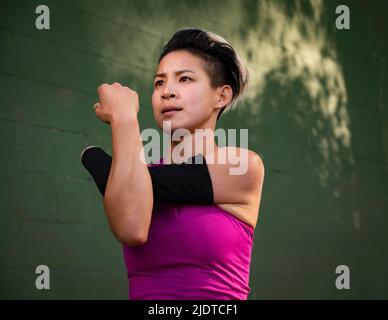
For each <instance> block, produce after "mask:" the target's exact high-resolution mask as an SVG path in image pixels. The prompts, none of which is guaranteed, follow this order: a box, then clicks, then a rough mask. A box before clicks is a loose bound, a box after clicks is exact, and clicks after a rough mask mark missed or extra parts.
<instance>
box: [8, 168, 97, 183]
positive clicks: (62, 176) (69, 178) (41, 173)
mask: <svg viewBox="0 0 388 320" xmlns="http://www.w3.org/2000/svg"><path fill="white" fill-rule="evenodd" d="M1 169H5V170H10V171H16V172H23V173H28V174H34V175H44V176H48V177H50V178H62V179H66V180H72V179H74V180H82V181H92V178H90V177H80V176H64V175H57V174H51V173H48V172H45V171H34V170H29V169H25V168H11V167H2V168H1Z"/></svg>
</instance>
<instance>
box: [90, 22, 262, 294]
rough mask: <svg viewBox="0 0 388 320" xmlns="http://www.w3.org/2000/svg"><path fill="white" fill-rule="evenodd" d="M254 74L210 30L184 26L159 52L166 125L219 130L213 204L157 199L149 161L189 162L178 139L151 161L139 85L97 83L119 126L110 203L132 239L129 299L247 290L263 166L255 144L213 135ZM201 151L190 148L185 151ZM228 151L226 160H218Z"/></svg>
mask: <svg viewBox="0 0 388 320" xmlns="http://www.w3.org/2000/svg"><path fill="white" fill-rule="evenodd" d="M247 80H248V73H247V71H246V69H245V67H244V65H243V63H242V62H241V60H240V59H239V58H238V56H237V55H236V53H235V52H234V50H233V48H232V47H231V46H230V45H229V44H228V43H227V42H226V40H225V39H223V38H221V37H220V36H217V35H215V34H214V33H211V32H208V31H205V30H200V29H194V28H187V29H182V30H179V31H177V32H176V33H175V34H174V35H173V37H172V38H171V39H170V40H169V42H168V43H167V44H166V45H165V47H164V48H163V51H162V53H161V54H160V57H159V60H158V66H157V70H156V76H155V79H154V91H153V95H152V107H153V113H154V117H155V120H156V122H157V124H158V126H159V127H160V128H161V129H162V128H163V124H164V122H166V121H171V122H170V124H171V132H175V131H176V130H178V129H187V130H188V131H189V132H190V133H192V134H191V135H189V140H187V137H185V141H186V142H185V143H186V144H187V141H189V142H188V143H189V144H192V145H193V146H194V145H196V146H197V145H198V143H199V141H198V140H199V139H200V140H202V139H203V137H201V136H197V135H194V131H195V130H196V129H211V132H212V133H213V135H212V136H211V137H210V140H207V141H206V142H207V143H210V148H203V149H202V150H201V151H202V152H201V154H202V155H203V158H204V160H205V164H204V167H203V168H206V170H207V171H206V172H208V173H209V177H210V179H209V183H210V188H209V189H208V190H209V194H211V199H212V202H213V203H207V204H203V203H192V204H180V203H156V202H154V197H153V194H155V184H154V189H153V182H155V181H154V178H152V177H151V175H150V169H151V168H150V167H154V166H157V167H160V166H162V167H163V166H166V167H167V165H171V163H172V164H175V165H177V167H179V164H181V165H182V162H181V161H180V160H178V161H176V159H177V157H174V156H173V155H174V150H175V148H177V146H178V144H179V141H173V140H171V141H170V146H169V149H168V151H167V156H166V159H160V162H159V163H157V164H155V165H152V166H150V167H147V165H146V164H145V163H144V162H143V161H142V160H141V159H140V157H139V155H140V154H141V153H142V152H143V151H142V147H143V146H142V143H141V138H140V130H139V123H138V120H137V114H138V112H139V102H138V95H137V93H136V92H135V91H133V90H131V89H129V88H127V87H124V86H121V85H120V84H119V83H114V84H112V85H108V84H103V85H101V86H100V87H99V88H98V94H99V99H100V102H99V103H96V104H95V106H94V108H95V113H96V116H97V117H98V118H99V119H101V120H102V121H104V122H106V123H109V124H110V126H111V131H112V153H113V154H112V161H111V167H110V173H109V178H108V179H107V183H106V189H105V194H104V201H103V203H104V209H105V213H106V215H107V218H108V221H109V225H110V227H111V230H112V232H113V233H114V235H115V236H116V238H117V239H118V240H119V241H120V242H121V243H122V244H123V250H124V257H125V263H126V267H127V271H128V279H129V298H130V299H216V300H224V299H243V300H245V299H247V296H248V294H249V291H250V288H249V274H250V263H251V251H252V245H253V239H254V228H255V227H256V224H257V220H258V212H259V206H260V199H261V192H262V185H263V181H264V165H263V162H262V160H261V158H260V156H259V155H257V154H256V153H255V152H253V151H250V150H242V149H240V148H236V147H225V148H219V147H218V146H217V145H216V143H215V141H214V129H215V126H216V121H217V119H219V117H220V115H221V113H222V112H224V110H225V111H228V110H230V109H231V108H233V107H234V106H235V105H236V102H237V100H238V98H239V97H240V96H241V94H242V93H243V91H244V90H245V88H246V85H247ZM171 110H172V111H171ZM202 142H203V141H202ZM203 145H204V146H206V144H205V143H204V144H203ZM191 149H192V150H197V149H195V148H194V147H193V148H191ZM185 150H188V149H185ZM231 150H232V151H233V152H236V153H237V156H239V155H241V154H246V157H247V170H246V172H244V174H240V175H231V174H230V168H231V166H232V164H231V162H230V161H229V159H228V157H227V155H228V152H229V151H231ZM245 151H246V152H245ZM244 152H245V153H244ZM143 155H144V154H143ZM193 156H195V153H194V152H192V153H190V154H188V153H187V152H186V154H184V156H183V159H190V158H192V157H193ZM224 156H225V157H226V159H227V161H226V163H222V162H221V161H219V160H220V159H221V158H222V157H224ZM206 159H213V160H214V161H206ZM128 164H130V165H128ZM109 165H110V164H109ZM187 181H188V180H187ZM204 181H205V180H202V182H203V183H204V186H205V188H206V184H205V183H206V182H204ZM188 183H189V182H188ZM171 184H174V182H171ZM173 187H174V186H172V188H173ZM180 187H183V186H182V185H181V186H180ZM181 189H182V192H190V190H188V191H187V190H186V191H184V189H185V188H181ZM198 202H199V201H198Z"/></svg>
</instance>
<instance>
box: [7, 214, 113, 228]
mask: <svg viewBox="0 0 388 320" xmlns="http://www.w3.org/2000/svg"><path fill="white" fill-rule="evenodd" d="M1 220H13V221H16V222H20V223H26V222H27V223H48V224H63V225H66V224H68V225H81V226H89V227H98V228H102V227H104V228H105V227H108V224H107V223H88V222H81V221H64V220H58V219H57V218H56V219H55V220H50V219H32V218H28V217H15V216H0V221H1Z"/></svg>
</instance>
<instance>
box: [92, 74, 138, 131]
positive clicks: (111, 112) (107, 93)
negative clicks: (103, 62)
mask: <svg viewBox="0 0 388 320" xmlns="http://www.w3.org/2000/svg"><path fill="white" fill-rule="evenodd" d="M97 93H98V98H99V100H100V102H97V103H96V104H95V105H94V112H95V114H96V116H97V117H98V118H99V119H100V120H101V121H103V122H105V123H108V124H110V123H112V122H113V121H128V120H133V119H136V118H137V114H138V113H139V96H138V94H137V92H136V91H134V90H131V89H130V88H128V87H124V86H122V85H121V84H120V83H118V82H115V83H113V84H111V85H109V84H106V83H104V84H102V85H100V86H99V87H98V88H97Z"/></svg>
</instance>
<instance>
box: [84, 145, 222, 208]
mask: <svg viewBox="0 0 388 320" xmlns="http://www.w3.org/2000/svg"><path fill="white" fill-rule="evenodd" d="M81 162H82V164H83V166H84V167H85V168H86V170H87V171H88V172H89V173H90V175H91V176H92V178H93V180H94V182H95V184H96V185H97V188H98V189H99V191H100V193H101V194H102V195H104V194H105V188H106V184H107V182H108V177H109V172H110V168H111V165H112V157H111V156H110V155H109V154H107V153H106V152H105V151H104V150H103V149H102V148H100V147H95V146H92V147H89V148H86V149H85V150H84V151H83V152H82V154H81ZM148 170H149V173H150V176H151V180H152V189H153V196H154V203H177V204H190V203H191V204H211V203H214V195H213V187H212V181H211V177H210V174H209V169H208V167H207V163H206V159H205V158H204V157H203V155H202V154H198V155H196V156H194V157H192V158H190V159H189V160H188V161H186V162H183V163H181V164H165V165H157V166H150V167H148Z"/></svg>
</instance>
